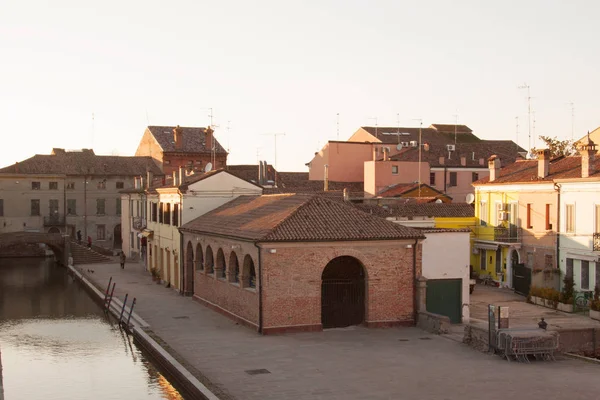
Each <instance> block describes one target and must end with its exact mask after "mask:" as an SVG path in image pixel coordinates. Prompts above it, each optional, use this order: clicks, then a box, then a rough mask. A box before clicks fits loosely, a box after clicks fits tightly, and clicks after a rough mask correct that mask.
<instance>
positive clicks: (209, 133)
mask: <svg viewBox="0 0 600 400" xmlns="http://www.w3.org/2000/svg"><path fill="white" fill-rule="evenodd" d="M214 132H215V131H213V130H212V128H211V127H210V126H209V127H207V128H206V129H205V130H204V136H205V138H206V141H205V145H204V146H205V147H206V149H207V150H208V151H210V152H212V150H213V133H214Z"/></svg>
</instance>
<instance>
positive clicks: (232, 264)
mask: <svg viewBox="0 0 600 400" xmlns="http://www.w3.org/2000/svg"><path fill="white" fill-rule="evenodd" d="M229 282H233V283H239V282H240V264H239V263H238V258H237V254H235V251H232V252H231V255H229Z"/></svg>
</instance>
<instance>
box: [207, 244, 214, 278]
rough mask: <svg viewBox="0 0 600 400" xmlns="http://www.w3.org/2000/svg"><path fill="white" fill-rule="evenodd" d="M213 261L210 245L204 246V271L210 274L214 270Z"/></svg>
mask: <svg viewBox="0 0 600 400" xmlns="http://www.w3.org/2000/svg"><path fill="white" fill-rule="evenodd" d="M214 267H215V263H214V261H213V252H212V248H211V247H210V246H207V247H206V273H207V274H212V273H213V272H215V270H214Z"/></svg>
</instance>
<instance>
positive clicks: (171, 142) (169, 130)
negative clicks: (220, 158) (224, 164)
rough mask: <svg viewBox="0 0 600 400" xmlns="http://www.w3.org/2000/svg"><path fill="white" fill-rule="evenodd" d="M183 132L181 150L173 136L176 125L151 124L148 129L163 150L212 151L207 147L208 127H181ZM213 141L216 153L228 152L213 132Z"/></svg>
mask: <svg viewBox="0 0 600 400" xmlns="http://www.w3.org/2000/svg"><path fill="white" fill-rule="evenodd" d="M180 128H181V131H182V134H183V144H182V148H181V150H177V149H175V139H174V136H173V129H175V127H174V126H149V127H148V130H149V131H150V133H152V136H154V138H155V139H156V141H157V142H158V144H159V145H160V147H162V149H163V152H178V153H179V152H182V153H210V151H211V149H209V148H207V147H206V129H205V128H194V127H183V126H182V127H180ZM213 143H214V145H215V152H216V153H227V152H226V151H225V149H224V148H223V146H221V144H220V143H219V141H218V140H217V139H216V138H215V136H214V133H213Z"/></svg>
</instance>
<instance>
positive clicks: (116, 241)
mask: <svg viewBox="0 0 600 400" xmlns="http://www.w3.org/2000/svg"><path fill="white" fill-rule="evenodd" d="M122 243H123V239H122V237H121V224H117V225H115V229H114V230H113V248H114V249H120V248H121V246H122Z"/></svg>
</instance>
